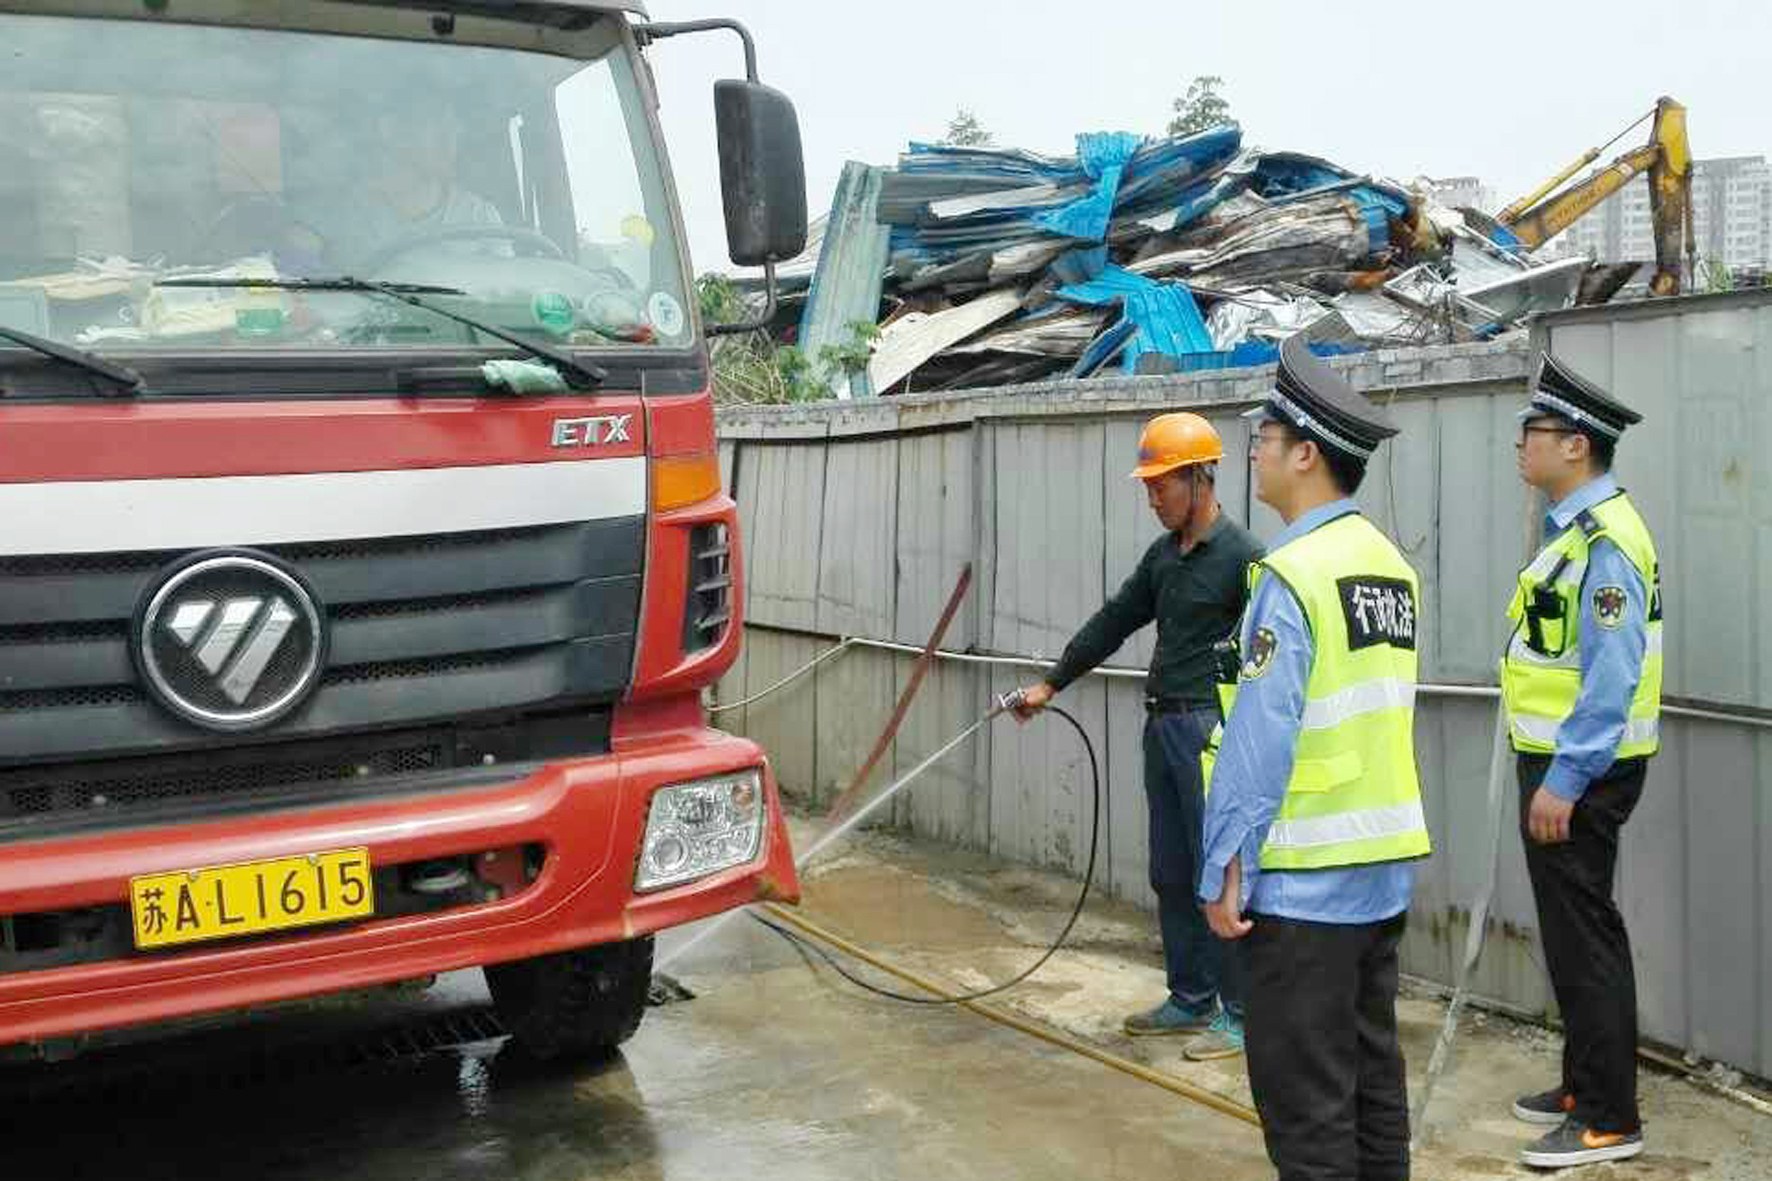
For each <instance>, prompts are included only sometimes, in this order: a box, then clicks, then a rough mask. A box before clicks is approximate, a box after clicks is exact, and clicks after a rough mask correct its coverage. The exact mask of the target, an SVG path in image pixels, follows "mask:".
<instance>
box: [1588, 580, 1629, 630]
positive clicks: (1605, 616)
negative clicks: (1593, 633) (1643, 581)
mask: <svg viewBox="0 0 1772 1181" xmlns="http://www.w3.org/2000/svg"><path fill="white" fill-rule="evenodd" d="M1629 603H1630V594H1629V592H1627V591H1626V590H1625V589H1624V588H1623V587H1622V586H1601V587H1595V588H1594V622H1595V623H1597V624H1599V625H1600V626H1601V627H1603V628H1605V629H1606V630H1607V631H1616V630H1617V629H1618V626H1619V625H1620V624H1622V623H1623V622H1624V609H1625V607H1626V606H1627V605H1628V604H1629Z"/></svg>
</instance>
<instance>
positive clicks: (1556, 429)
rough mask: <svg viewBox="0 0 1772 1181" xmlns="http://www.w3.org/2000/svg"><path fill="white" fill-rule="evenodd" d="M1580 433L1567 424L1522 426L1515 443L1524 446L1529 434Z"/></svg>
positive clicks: (1517, 445)
mask: <svg viewBox="0 0 1772 1181" xmlns="http://www.w3.org/2000/svg"><path fill="white" fill-rule="evenodd" d="M1579 433H1580V432H1579V431H1576V430H1573V429H1571V428H1569V427H1566V426H1529V425H1528V426H1522V427H1520V437H1519V439H1518V440H1517V441H1516V442H1515V444H1514V445H1515V446H1516V447H1524V446H1525V445H1526V436H1527V435H1574V434H1579Z"/></svg>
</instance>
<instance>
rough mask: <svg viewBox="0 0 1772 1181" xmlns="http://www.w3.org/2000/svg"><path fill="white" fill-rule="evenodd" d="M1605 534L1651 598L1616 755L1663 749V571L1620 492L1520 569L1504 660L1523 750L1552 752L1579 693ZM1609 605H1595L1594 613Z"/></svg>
mask: <svg viewBox="0 0 1772 1181" xmlns="http://www.w3.org/2000/svg"><path fill="white" fill-rule="evenodd" d="M1602 537H1604V538H1609V539H1610V540H1611V541H1612V543H1613V544H1614V545H1616V546H1617V547H1618V548H1619V550H1620V552H1622V553H1623V554H1624V556H1625V558H1626V560H1628V561H1629V562H1630V564H1631V565H1632V566H1633V567H1635V568H1636V571H1637V574H1638V575H1639V576H1640V577H1641V578H1642V580H1643V586H1644V587H1645V588H1647V590H1648V593H1649V603H1648V606H1647V617H1648V632H1647V635H1648V643H1647V644H1646V646H1645V647H1644V649H1643V671H1642V676H1641V678H1640V679H1639V680H1638V682H1637V691H1636V695H1635V696H1634V697H1633V698H1632V699H1631V705H1630V713H1629V715H1628V716H1627V718H1626V721H1625V727H1624V735H1623V737H1622V739H1621V740H1620V742H1619V745H1618V753H1617V755H1616V756H1615V757H1616V758H1620V759H1626V758H1636V757H1640V756H1645V755H1652V754H1654V753H1655V752H1656V751H1657V750H1659V749H1660V747H1661V567H1660V564H1659V563H1658V561H1657V559H1656V556H1655V542H1654V539H1652V538H1651V537H1650V536H1649V527H1648V526H1647V525H1645V524H1644V523H1643V518H1642V516H1641V515H1640V514H1639V513H1638V512H1637V509H1636V506H1635V505H1633V504H1632V503H1631V502H1630V498H1629V497H1627V496H1625V495H1624V493H1622V492H1620V493H1619V494H1618V495H1616V496H1613V497H1611V498H1609V499H1607V500H1603V501H1601V502H1600V503H1599V504H1596V505H1595V506H1594V507H1593V508H1591V509H1589V510H1587V511H1586V512H1584V513H1582V514H1580V515H1579V516H1577V517H1576V518H1575V520H1574V522H1572V523H1571V524H1570V526H1569V528H1567V529H1565V530H1563V531H1562V532H1561V533H1559V534H1557V536H1556V537H1554V538H1552V539H1551V540H1550V542H1549V543H1548V544H1547V545H1546V546H1545V547H1544V549H1543V550H1541V551H1540V552H1539V554H1538V556H1537V557H1536V558H1534V559H1533V560H1532V563H1531V564H1530V565H1528V566H1527V567H1526V568H1525V569H1524V570H1522V571H1520V576H1519V580H1518V582H1517V584H1516V585H1515V587H1514V596H1513V600H1512V601H1511V602H1510V603H1509V604H1508V608H1507V617H1508V619H1510V620H1511V621H1512V622H1513V625H1514V630H1513V634H1512V635H1511V636H1510V637H1509V638H1508V644H1507V651H1506V652H1505V653H1504V654H1503V656H1502V658H1501V694H1502V699H1503V700H1504V701H1505V702H1506V703H1507V715H1508V736H1509V738H1510V740H1511V741H1512V743H1513V748H1514V749H1515V750H1517V751H1525V752H1528V753H1532V754H1554V753H1555V752H1556V749H1557V730H1558V728H1559V727H1561V726H1562V724H1563V722H1564V720H1565V719H1567V718H1568V717H1569V715H1570V714H1571V713H1573V712H1574V710H1575V702H1576V699H1577V698H1578V697H1579V696H1580V695H1581V596H1582V593H1583V590H1582V580H1583V579H1584V578H1585V577H1586V576H1587V562H1588V553H1589V552H1590V551H1591V550H1592V548H1593V545H1594V543H1595V542H1596V541H1598V540H1599V539H1600V538H1602ZM1604 590H1605V588H1600V589H1599V590H1598V591H1596V592H1595V593H1596V595H1598V594H1600V593H1602V592H1603V591H1604ZM1607 606H1608V605H1607V604H1605V603H1601V602H1596V603H1595V604H1594V610H1595V612H1596V616H1597V617H1598V616H1599V615H1600V614H1602V613H1603V612H1604V611H1605V610H1606V609H1607ZM1619 607H1620V609H1622V603H1620V604H1619Z"/></svg>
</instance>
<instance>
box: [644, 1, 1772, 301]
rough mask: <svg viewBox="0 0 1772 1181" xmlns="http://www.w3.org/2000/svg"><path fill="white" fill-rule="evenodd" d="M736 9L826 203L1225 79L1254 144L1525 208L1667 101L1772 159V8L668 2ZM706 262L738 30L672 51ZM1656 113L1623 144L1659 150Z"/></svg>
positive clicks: (679, 142)
mask: <svg viewBox="0 0 1772 1181" xmlns="http://www.w3.org/2000/svg"><path fill="white" fill-rule="evenodd" d="M649 7H650V9H651V12H652V15H653V17H654V19H658V20H686V19H690V18H693V17H703V16H732V17H737V18H738V19H740V20H742V21H744V22H745V23H746V24H747V25H749V26H750V29H751V31H752V33H754V34H755V35H756V38H757V50H758V65H759V68H760V71H761V73H762V76H763V80H764V81H765V82H768V83H769V84H771V85H773V86H776V87H778V88H779V89H781V90H784V91H786V92H787V93H788V95H789V96H790V97H792V98H793V100H794V102H795V104H796V106H797V107H798V109H799V114H800V130H801V135H802V137H803V138H804V141H805V148H806V182H807V199H808V205H809V207H810V209H811V211H812V213H813V215H814V216H816V215H817V214H819V213H823V212H825V211H826V210H827V209H828V208H829V205H830V198H831V191H832V189H833V187H834V186H835V183H836V179H837V174H838V173H839V171H841V169H842V167H843V162H844V161H845V160H864V161H867V162H868V163H872V164H890V163H892V162H893V161H894V160H895V159H896V158H897V155H898V153H899V152H900V151H901V150H902V149H903V148H904V146H905V144H906V143H907V142H908V141H910V140H912V139H926V140H932V139H938V138H940V136H941V135H942V133H943V131H944V130H945V128H946V126H947V122H948V119H949V118H950V117H951V116H952V115H953V113H954V111H955V110H956V109H957V108H960V107H965V108H968V109H970V110H972V111H973V112H974V113H975V114H976V115H977V116H978V118H979V120H980V122H982V123H983V124H984V126H985V127H986V128H987V129H988V130H990V131H991V132H992V133H993V134H994V135H995V136H996V140H997V143H998V144H1002V145H1009V146H1014V147H1025V148H1031V149H1033V150H1035V151H1041V152H1050V153H1066V154H1068V153H1069V151H1070V150H1071V145H1072V142H1073V138H1074V136H1075V135H1076V134H1077V133H1078V132H1082V131H1122V130H1123V131H1137V132H1142V133H1153V134H1154V133H1159V132H1161V131H1162V130H1163V127H1164V125H1165V124H1166V123H1167V121H1168V119H1169V115H1170V104H1171V102H1172V101H1173V100H1174V99H1175V97H1176V96H1178V95H1180V94H1181V93H1182V92H1184V91H1185V90H1186V88H1187V83H1188V80H1189V79H1191V78H1193V77H1194V76H1195V75H1197V74H1217V75H1220V76H1221V77H1223V78H1224V80H1225V86H1224V94H1225V97H1226V98H1227V99H1228V100H1229V101H1230V104H1231V112H1232V114H1233V115H1234V116H1235V117H1236V119H1237V120H1238V121H1239V122H1240V123H1241V124H1242V125H1243V134H1244V142H1245V144H1249V145H1258V146H1261V147H1264V148H1270V149H1275V150H1280V149H1285V150H1291V151H1300V152H1308V153H1310V154H1312V155H1317V156H1324V157H1327V158H1329V159H1331V160H1333V161H1335V162H1336V163H1338V164H1341V165H1344V166H1346V167H1348V168H1350V169H1354V170H1357V171H1362V172H1366V171H1370V172H1374V173H1378V174H1383V175H1389V176H1392V177H1396V178H1398V179H1408V178H1411V177H1414V176H1417V175H1429V176H1454V175H1467V174H1475V175H1478V176H1481V177H1482V178H1483V179H1484V180H1485V181H1486V182H1487V183H1488V184H1489V185H1491V186H1492V187H1493V188H1495V189H1496V190H1497V192H1498V195H1499V196H1500V198H1501V199H1502V200H1508V199H1511V198H1513V197H1515V196H1518V195H1520V193H1521V192H1522V191H1524V190H1526V189H1529V188H1531V187H1532V186H1533V185H1534V184H1535V183H1536V182H1537V181H1539V180H1542V179H1544V178H1545V177H1548V176H1549V175H1550V174H1551V173H1553V172H1555V171H1556V170H1557V169H1558V168H1560V167H1561V166H1562V165H1564V164H1566V163H1568V162H1569V161H1570V160H1572V159H1574V157H1576V156H1577V155H1579V154H1580V153H1581V152H1582V151H1583V150H1584V149H1586V148H1589V147H1595V146H1598V145H1599V144H1600V143H1602V142H1603V141H1605V140H1607V139H1609V138H1611V136H1612V135H1613V134H1614V133H1616V132H1617V131H1619V130H1621V129H1622V128H1623V127H1624V126H1625V125H1626V124H1628V123H1629V122H1631V121H1632V120H1633V119H1634V118H1636V117H1637V116H1638V115H1640V114H1642V113H1644V112H1646V111H1648V110H1649V109H1651V108H1652V107H1653V106H1654V104H1655V99H1656V97H1657V96H1658V95H1662V94H1668V95H1672V96H1673V97H1675V98H1677V99H1679V100H1680V101H1681V102H1683V103H1685V104H1686V106H1687V107H1688V109H1689V123H1690V130H1691V139H1692V147H1693V151H1694V153H1695V154H1696V155H1697V156H1698V157H1700V158H1704V157H1709V156H1737V155H1744V156H1758V155H1764V154H1767V153H1769V152H1772V4H1768V3H1766V0H1757V2H1752V3H1733V2H1728V0H1679V2H1678V3H1669V2H1668V0H1579V2H1574V3H1566V2H1560V0H1551V2H1548V3H1538V4H1515V5H1497V6H1487V5H1482V4H1453V3H1436V4H1419V5H1408V4H1404V5H1379V4H1359V5H1354V4H1343V3H1333V2H1322V0H1318V2H1311V0H1268V2H1266V3H1262V2H1259V0H1241V2H1237V3H1212V4H1203V3H1199V2H1197V0H1120V2H1119V3H1112V4H1108V3H1101V2H1099V0H1097V2H1094V3H1055V2H1052V0H1015V2H1005V0H939V2H937V0H868V2H861V0H822V2H820V0H651V4H650V6H649ZM652 62H653V68H654V71H655V72H656V74H657V77H658V80H659V89H660V92H661V98H662V102H663V119H664V127H665V135H666V138H667V142H668V144H669V150H670V153H671V160H672V166H673V168H674V169H675V171H676V174H677V181H678V184H679V186H680V187H681V190H682V195H683V204H684V211H685V217H686V219H687V221H688V224H689V233H690V243H691V249H692V251H693V253H694V259H695V267H696V270H697V271H698V272H700V271H705V270H709V269H714V268H716V267H725V266H726V265H727V260H726V251H725V233H724V229H723V226H722V222H721V218H720V198H719V173H718V165H717V161H716V158H715V151H714V136H713V99H712V91H711V87H712V82H713V79H714V78H716V77H728V76H742V70H743V63H742V58H741V57H740V50H739V46H738V41H737V38H735V37H733V36H731V35H730V34H704V35H702V36H698V37H689V38H680V39H677V40H673V41H669V42H664V43H661V44H659V45H658V46H656V47H655V48H654V49H653V51H652ZM1646 137H1647V128H1646V126H1645V128H1643V129H1641V130H1639V131H1636V132H1633V133H1632V134H1631V136H1630V138H1629V139H1628V140H1626V141H1624V142H1622V143H1620V144H1617V145H1615V146H1614V147H1613V148H1612V149H1610V150H1609V151H1608V153H1607V157H1606V158H1608V159H1609V158H1610V157H1611V156H1612V155H1615V154H1616V153H1617V152H1619V151H1622V150H1624V149H1625V148H1626V147H1627V146H1632V145H1634V144H1636V143H1640V142H1642V141H1643V140H1644V139H1646Z"/></svg>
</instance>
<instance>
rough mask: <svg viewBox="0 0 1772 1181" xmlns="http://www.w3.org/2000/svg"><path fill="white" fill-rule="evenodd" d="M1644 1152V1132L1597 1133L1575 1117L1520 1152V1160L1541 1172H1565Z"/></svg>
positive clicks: (1571, 1117)
mask: <svg viewBox="0 0 1772 1181" xmlns="http://www.w3.org/2000/svg"><path fill="white" fill-rule="evenodd" d="M1642 1151H1643V1133H1642V1132H1641V1131H1636V1132H1596V1131H1594V1130H1593V1129H1592V1128H1590V1127H1588V1126H1587V1125H1586V1124H1584V1123H1582V1122H1581V1121H1580V1120H1578V1119H1576V1118H1575V1117H1574V1116H1570V1117H1569V1118H1568V1119H1566V1120H1564V1121H1563V1122H1562V1123H1561V1124H1560V1125H1558V1127H1557V1130H1556V1131H1554V1132H1546V1133H1545V1134H1544V1135H1543V1136H1541V1137H1540V1138H1539V1139H1538V1140H1536V1141H1535V1142H1533V1143H1532V1144H1530V1145H1528V1146H1527V1147H1526V1148H1525V1149H1524V1150H1522V1151H1521V1153H1520V1160H1521V1161H1523V1162H1524V1163H1526V1164H1529V1165H1531V1166H1533V1167H1534V1168H1539V1169H1566V1168H1569V1167H1570V1166H1571V1165H1591V1164H1597V1163H1599V1162H1600V1161H1609V1160H1627V1159H1629V1158H1630V1157H1633V1156H1636V1155H1637V1154H1638V1153H1640V1152H1642Z"/></svg>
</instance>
